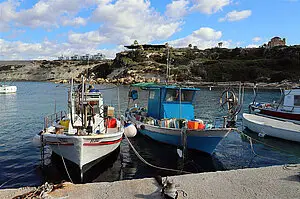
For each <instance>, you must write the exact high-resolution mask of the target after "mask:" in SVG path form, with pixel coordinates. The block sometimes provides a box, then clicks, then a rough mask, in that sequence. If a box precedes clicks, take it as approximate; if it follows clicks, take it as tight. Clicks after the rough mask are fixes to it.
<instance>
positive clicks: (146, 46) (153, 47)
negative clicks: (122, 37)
mask: <svg viewBox="0 0 300 199" xmlns="http://www.w3.org/2000/svg"><path fill="white" fill-rule="evenodd" d="M124 47H125V48H127V49H130V50H136V49H144V50H158V49H164V48H167V47H168V45H167V44H163V45H161V44H160V45H158V44H144V45H130V46H124Z"/></svg>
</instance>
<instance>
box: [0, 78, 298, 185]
mask: <svg viewBox="0 0 300 199" xmlns="http://www.w3.org/2000/svg"><path fill="white" fill-rule="evenodd" d="M15 85H16V86H17V87H18V91H17V93H16V94H3V95H0V186H1V187H0V188H12V187H22V186H37V185H41V184H42V183H44V182H45V181H50V182H60V181H62V180H67V181H68V180H69V179H68V176H67V175H66V172H65V169H64V167H63V166H61V162H60V161H59V158H57V157H52V159H49V162H50V164H49V166H48V167H47V169H46V171H45V169H44V170H43V169H41V167H40V148H38V147H36V146H34V145H33V144H32V138H33V136H34V135H35V134H37V133H39V132H40V131H41V130H42V128H43V126H44V123H43V122H44V121H43V119H44V116H46V115H49V114H52V113H54V112H56V111H60V110H67V104H66V103H67V89H68V85H63V84H54V83H49V82H16V83H15ZM96 88H98V89H100V90H101V92H102V93H103V96H104V102H105V104H109V105H113V106H115V114H124V111H125V110H126V108H127V105H128V102H127V96H128V89H129V87H128V86H120V87H119V88H117V87H116V86H114V85H96ZM222 91H223V88H215V87H214V88H212V90H210V89H209V88H201V90H200V92H198V94H197V96H196V102H195V116H196V118H200V119H202V120H204V121H206V122H211V123H214V122H217V123H221V122H222V119H221V118H222V116H223V115H225V114H226V112H225V111H224V110H223V109H222V108H220V106H219V99H220V94H221V93H222ZM118 95H119V98H120V103H119V104H120V108H118V100H117V99H118ZM279 97H280V90H279V89H277V90H276V89H274V90H260V91H259V95H258V97H257V99H256V100H257V101H263V102H273V101H274V100H275V101H276V100H278V99H279ZM146 98H147V94H146V93H145V92H142V93H140V102H139V103H140V104H139V105H145V100H146ZM252 100H253V91H252V89H246V90H245V96H244V106H243V111H244V112H248V104H249V103H250V102H252ZM216 117H217V118H220V119H217V120H215V118H216ZM237 127H238V128H239V129H240V130H242V129H243V124H242V120H241V114H240V115H239V116H238V121H237ZM245 133H246V134H247V135H248V136H250V137H252V138H253V150H252V148H251V145H250V144H249V143H250V142H249V139H248V137H246V136H243V135H241V134H239V133H238V132H231V133H230V134H229V135H228V136H227V137H226V138H225V139H223V140H222V141H221V143H220V144H219V145H218V146H217V148H216V150H215V152H214V154H213V155H212V156H209V155H207V154H202V153H198V152H192V153H190V154H189V155H188V158H187V160H185V162H184V163H183V162H182V160H181V159H180V158H179V157H178V155H177V153H176V148H175V147H172V146H169V145H165V144H161V143H158V142H155V141H153V140H151V139H149V138H146V137H144V136H141V135H138V136H136V137H135V138H131V142H132V144H133V145H134V147H135V148H136V149H137V151H139V153H140V155H141V156H142V157H144V158H145V159H146V160H147V161H148V162H150V163H151V164H154V165H157V166H161V167H167V168H173V169H180V170H181V169H183V170H186V171H189V172H194V173H198V172H206V171H216V170H231V169H240V168H251V167H263V166H270V165H281V164H288V163H300V144H298V143H295V142H290V141H284V140H280V139H276V138H271V137H264V138H261V137H258V136H257V134H255V133H252V132H249V131H245ZM256 140H257V141H256ZM254 152H255V153H254ZM68 169H70V170H72V168H68ZM156 175H162V176H164V175H175V174H174V173H170V172H165V171H162V170H157V169H154V168H151V167H149V166H147V165H145V164H144V163H143V162H141V161H140V160H139V159H138V158H137V157H136V155H135V154H134V152H133V151H132V150H131V148H130V147H129V145H128V143H127V141H126V140H125V139H123V140H122V143H121V146H120V148H119V149H118V150H117V151H116V152H114V153H113V154H111V155H110V156H109V157H108V158H107V159H106V160H105V161H103V162H101V164H98V165H96V166H95V167H94V168H93V169H92V170H91V171H89V172H88V173H86V176H85V177H84V182H99V181H116V180H124V179H135V178H144V177H153V176H156Z"/></svg>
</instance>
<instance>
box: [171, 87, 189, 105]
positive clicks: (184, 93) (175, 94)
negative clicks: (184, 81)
mask: <svg viewBox="0 0 300 199" xmlns="http://www.w3.org/2000/svg"><path fill="white" fill-rule="evenodd" d="M193 95H194V91H190V90H181V101H182V102H192V100H193ZM179 100H180V90H179V89H168V90H167V94H166V101H167V102H174V101H176V102H179Z"/></svg>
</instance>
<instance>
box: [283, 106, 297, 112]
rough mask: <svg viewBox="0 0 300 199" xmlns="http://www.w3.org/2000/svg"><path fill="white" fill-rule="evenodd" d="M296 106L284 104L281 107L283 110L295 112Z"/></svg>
mask: <svg viewBox="0 0 300 199" xmlns="http://www.w3.org/2000/svg"><path fill="white" fill-rule="evenodd" d="M294 108H295V106H284V105H283V106H282V107H281V109H280V110H281V111H285V112H294Z"/></svg>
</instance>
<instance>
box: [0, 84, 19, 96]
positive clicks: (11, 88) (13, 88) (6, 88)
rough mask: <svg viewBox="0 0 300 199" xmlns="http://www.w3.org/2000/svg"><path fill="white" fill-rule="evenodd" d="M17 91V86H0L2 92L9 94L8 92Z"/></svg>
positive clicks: (0, 92)
mask: <svg viewBox="0 0 300 199" xmlns="http://www.w3.org/2000/svg"><path fill="white" fill-rule="evenodd" d="M16 92H17V87H16V86H7V85H2V86H0V94H8V93H16Z"/></svg>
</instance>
